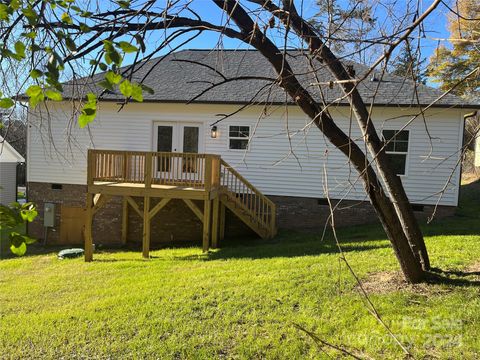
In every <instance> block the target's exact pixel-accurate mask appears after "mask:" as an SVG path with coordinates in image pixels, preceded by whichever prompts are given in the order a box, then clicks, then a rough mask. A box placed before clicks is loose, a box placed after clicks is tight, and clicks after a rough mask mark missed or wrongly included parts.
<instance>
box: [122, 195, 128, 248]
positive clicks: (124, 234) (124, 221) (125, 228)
mask: <svg viewBox="0 0 480 360" xmlns="http://www.w3.org/2000/svg"><path fill="white" fill-rule="evenodd" d="M127 234H128V201H127V197H126V196H124V197H123V200H122V245H125V244H126V243H127Z"/></svg>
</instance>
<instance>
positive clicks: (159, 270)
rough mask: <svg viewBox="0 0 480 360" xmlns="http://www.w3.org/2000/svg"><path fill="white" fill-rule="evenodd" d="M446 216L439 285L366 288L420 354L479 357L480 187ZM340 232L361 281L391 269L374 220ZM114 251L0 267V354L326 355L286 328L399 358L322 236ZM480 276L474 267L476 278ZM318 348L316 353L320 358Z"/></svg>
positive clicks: (435, 256) (436, 229)
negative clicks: (145, 256) (148, 252)
mask: <svg viewBox="0 0 480 360" xmlns="http://www.w3.org/2000/svg"><path fill="white" fill-rule="evenodd" d="M462 196H463V198H462V204H461V207H460V208H459V209H458V215H457V216H456V217H455V218H451V219H448V220H442V221H437V222H434V223H433V224H430V225H425V226H424V231H425V234H426V241H427V246H428V248H429V251H430V254H431V258H432V263H433V265H434V266H436V267H438V268H441V269H442V270H443V271H444V272H443V273H441V275H442V277H443V278H442V279H440V280H439V281H438V283H436V284H429V285H421V286H400V287H398V289H397V288H393V289H390V290H389V288H388V286H386V285H387V284H386V285H385V287H383V286H382V283H379V284H374V285H378V286H376V287H375V286H374V288H378V289H377V290H378V291H377V290H376V291H374V292H373V293H371V294H370V297H371V300H372V301H373V303H374V304H375V306H376V308H377V309H378V311H379V313H380V314H381V316H382V318H383V319H384V321H385V322H386V323H387V324H388V325H389V326H390V327H391V329H392V331H393V332H394V333H395V334H396V335H397V336H398V338H399V339H400V340H401V341H402V342H403V343H404V344H405V346H407V347H408V349H409V351H410V352H411V353H412V354H413V355H415V357H417V358H442V359H447V358H452V359H454V358H458V359H474V358H478V357H480V343H479V338H480V276H478V275H479V273H478V272H474V271H473V270H472V269H473V268H472V266H474V265H475V264H477V265H478V264H479V259H480V235H479V234H480V212H479V207H480V205H479V204H480V186H479V184H471V185H468V186H465V187H464V189H462ZM339 237H340V239H341V242H342V246H343V248H344V250H345V253H346V256H347V258H348V260H349V263H350V264H351V265H352V267H353V268H354V269H355V271H356V273H357V274H358V276H360V277H361V278H362V279H365V280H367V282H368V279H370V277H371V275H369V274H370V273H380V274H391V273H392V272H394V271H396V270H397V269H398V265H397V262H396V260H395V258H394V256H393V254H392V251H391V249H390V247H389V243H388V241H387V240H385V236H384V234H383V233H382V231H381V230H380V229H379V228H378V227H377V226H362V227H358V226H357V227H355V228H346V229H341V230H340V231H339ZM152 255H153V258H152V259H151V260H149V261H143V260H141V254H140V253H139V252H128V251H111V252H107V251H105V252H101V253H98V254H96V255H95V258H96V261H95V262H93V263H88V264H87V263H84V262H83V261H82V259H74V260H57V258H56V256H55V253H54V252H53V251H51V252H50V253H46V254H39V255H31V256H27V257H25V258H21V259H9V260H3V261H0V289H1V291H0V358H7V359H9V358H30V359H32V358H162V359H163V358H171V359H183V358H185V359H207V358H240V359H243V358H245V359H252V358H267V359H299V358H315V359H317V358H327V356H332V357H334V358H336V357H339V356H341V354H340V353H339V352H337V351H335V350H333V349H329V348H328V347H324V348H323V349H319V347H318V346H316V344H315V342H314V341H313V340H312V339H311V338H310V337H308V336H307V335H306V334H305V333H304V332H302V331H300V330H298V329H297V328H296V327H295V326H294V324H300V325H301V326H303V327H304V328H306V329H308V330H310V331H313V332H314V333H316V334H317V335H318V336H319V337H320V338H321V339H322V340H324V341H327V342H329V343H332V344H335V345H338V346H341V347H343V348H345V349H348V351H351V352H353V353H355V354H357V355H359V356H361V357H374V358H382V359H392V358H402V357H403V356H404V353H403V352H402V350H401V349H400V347H399V346H398V345H396V344H395V343H394V341H393V340H392V338H391V337H389V336H388V334H387V332H386V331H385V328H384V327H382V326H381V325H380V324H379V323H378V321H377V320H376V319H375V318H374V317H373V316H372V315H371V314H370V313H369V311H368V310H367V307H366V306H365V304H364V301H363V300H362V299H363V298H362V296H361V295H360V294H359V291H358V290H357V286H356V283H355V280H354V279H353V278H352V276H351V275H350V274H349V272H348V270H347V269H346V267H345V265H342V263H341V262H340V261H339V255H338V252H337V250H336V247H335V244H334V242H333V241H332V239H331V238H330V237H327V238H326V239H324V240H322V239H321V238H320V236H314V235H305V234H298V233H281V234H280V235H279V236H278V237H277V238H276V239H274V240H271V241H261V240H257V241H252V240H249V241H237V242H230V243H226V244H224V247H223V248H222V249H220V250H217V251H214V252H211V253H209V254H207V255H203V254H202V253H201V249H200V248H199V247H191V248H171V249H163V250H158V251H154V252H153V253H152ZM478 270H480V269H478V267H477V270H476V271H478ZM322 351H323V352H322Z"/></svg>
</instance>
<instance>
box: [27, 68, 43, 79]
mask: <svg viewBox="0 0 480 360" xmlns="http://www.w3.org/2000/svg"><path fill="white" fill-rule="evenodd" d="M42 75H43V72H41V71H40V70H38V69H33V70H32V71H30V77H31V78H32V79H34V80H35V79H38V78H39V77H40V76H42Z"/></svg>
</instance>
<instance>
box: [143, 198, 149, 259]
mask: <svg viewBox="0 0 480 360" xmlns="http://www.w3.org/2000/svg"><path fill="white" fill-rule="evenodd" d="M149 213H150V197H149V196H145V197H144V199H143V242H142V253H143V257H144V258H145V259H149V258H150V214H149Z"/></svg>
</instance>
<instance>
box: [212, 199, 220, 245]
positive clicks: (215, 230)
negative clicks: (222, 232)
mask: <svg viewBox="0 0 480 360" xmlns="http://www.w3.org/2000/svg"><path fill="white" fill-rule="evenodd" d="M219 205H220V199H219V198H218V196H216V197H215V198H214V199H213V214H212V217H213V218H212V248H214V249H216V248H218V220H219V219H218V218H219V215H220V214H219V212H220V206H219Z"/></svg>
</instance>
